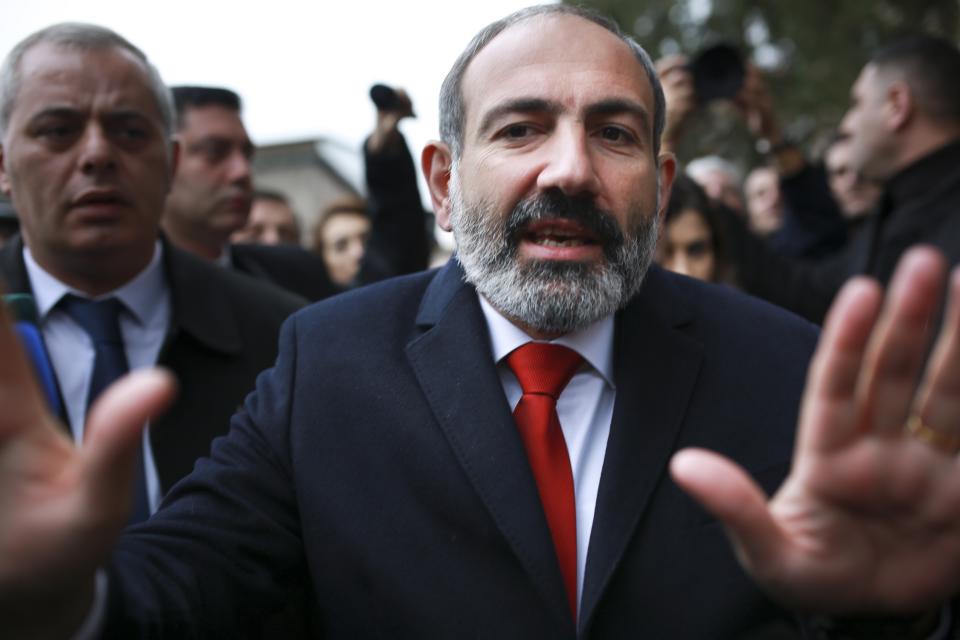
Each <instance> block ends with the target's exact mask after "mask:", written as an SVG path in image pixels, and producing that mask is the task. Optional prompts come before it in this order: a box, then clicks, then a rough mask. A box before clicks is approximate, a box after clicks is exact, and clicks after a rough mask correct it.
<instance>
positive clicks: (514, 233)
mask: <svg viewBox="0 0 960 640" xmlns="http://www.w3.org/2000/svg"><path fill="white" fill-rule="evenodd" d="M557 219H563V220H570V221H572V222H576V223H577V224H579V225H581V226H583V227H584V228H585V229H587V230H588V231H590V233H591V234H593V235H594V237H595V238H596V239H597V241H599V242H600V244H601V246H602V247H603V248H604V251H605V252H607V253H609V252H611V251H615V250H616V249H618V248H619V247H621V246H622V245H623V243H624V234H623V231H622V230H621V229H620V225H619V224H617V221H616V219H615V218H614V216H613V214H612V213H611V212H609V211H605V210H603V209H601V208H599V207H597V206H596V205H595V204H594V202H593V197H592V196H568V195H567V194H565V193H564V192H563V191H560V190H559V189H551V190H550V191H546V192H544V193H542V194H540V195H539V196H537V197H536V198H531V199H529V200H523V201H521V202H519V203H517V206H515V207H514V208H513V210H512V211H511V212H510V216H509V217H508V218H507V222H506V229H505V231H506V236H507V238H508V239H509V241H510V243H511V244H512V245H514V246H516V245H517V244H519V242H520V236H521V234H522V233H523V230H524V228H525V227H526V226H527V225H528V224H530V223H531V222H537V221H539V220H557Z"/></svg>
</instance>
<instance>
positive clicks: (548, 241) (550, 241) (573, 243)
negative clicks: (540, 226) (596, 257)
mask: <svg viewBox="0 0 960 640" xmlns="http://www.w3.org/2000/svg"><path fill="white" fill-rule="evenodd" d="M536 243H537V244H539V245H541V246H544V247H577V246H580V245H582V244H584V242H583V241H582V240H580V239H579V238H543V237H541V238H537V240H536Z"/></svg>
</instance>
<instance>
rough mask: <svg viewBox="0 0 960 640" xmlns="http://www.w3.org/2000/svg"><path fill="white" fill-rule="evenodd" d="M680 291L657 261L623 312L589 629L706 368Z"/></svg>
mask: <svg viewBox="0 0 960 640" xmlns="http://www.w3.org/2000/svg"><path fill="white" fill-rule="evenodd" d="M677 297H678V296H677V295H676V294H675V293H674V292H673V290H672V288H671V287H670V286H669V283H668V282H666V281H665V278H664V277H663V275H662V274H661V273H659V272H658V271H656V270H655V269H652V270H651V272H650V274H649V275H648V278H647V281H646V282H645V284H644V286H643V289H642V291H641V293H640V294H638V296H637V297H636V298H634V300H633V301H632V302H631V303H630V304H629V305H628V306H627V308H626V309H624V310H623V311H622V312H621V313H620V314H619V316H618V318H617V330H616V338H615V340H616V342H615V345H614V347H615V354H616V355H615V357H616V360H615V367H614V371H615V380H616V385H617V396H616V401H615V405H614V411H613V422H612V424H611V428H610V439H609V441H608V443H607V451H606V456H605V458H604V464H603V472H602V474H601V479H600V489H599V493H598V496H597V506H596V512H595V516H594V521H593V529H592V532H591V536H590V548H589V552H588V554H587V568H586V576H585V580H584V587H583V595H582V599H581V608H580V629H581V631H585V630H586V629H588V628H589V625H590V623H591V617H592V615H593V612H594V610H595V609H596V606H597V603H598V602H599V601H600V599H601V598H602V596H603V592H604V590H605V589H606V587H607V584H608V583H609V581H610V578H611V576H612V575H613V572H614V570H615V569H616V567H617V564H618V563H619V562H620V559H621V558H622V556H623V553H624V551H625V549H626V547H627V545H628V544H629V542H630V539H631V538H632V536H633V534H634V531H635V530H636V528H637V525H638V523H639V521H640V520H641V518H642V516H643V514H644V511H645V510H646V508H647V506H648V503H649V501H650V497H651V495H652V494H653V492H654V490H655V489H656V487H657V485H658V484H659V483H660V482H662V481H663V478H664V476H665V474H666V473H667V464H668V462H669V460H670V456H671V455H672V454H673V452H674V449H675V443H676V439H677V434H678V433H679V430H680V424H681V422H682V420H683V416H684V412H685V410H686V406H687V402H688V399H689V397H690V394H691V393H692V391H693V386H694V383H695V381H696V377H697V373H698V371H699V369H700V361H701V357H702V348H701V346H700V345H699V344H698V343H696V342H694V341H693V340H691V339H689V338H687V337H686V336H685V335H684V334H682V333H681V332H680V331H678V330H677V327H678V326H679V325H682V324H684V323H686V322H687V321H689V320H690V317H689V313H688V312H686V310H685V309H684V307H683V305H681V304H678V303H679V301H678V300H677Z"/></svg>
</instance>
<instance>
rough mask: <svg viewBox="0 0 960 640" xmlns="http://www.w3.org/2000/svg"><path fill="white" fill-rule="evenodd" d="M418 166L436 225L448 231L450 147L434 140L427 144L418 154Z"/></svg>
mask: <svg viewBox="0 0 960 640" xmlns="http://www.w3.org/2000/svg"><path fill="white" fill-rule="evenodd" d="M420 166H421V167H422V169H423V175H424V177H425V178H426V179H427V188H428V189H430V201H431V202H432V203H433V212H434V214H435V215H436V216H437V225H438V226H439V227H440V228H441V229H443V230H444V231H450V230H451V229H452V227H451V226H450V169H451V168H452V166H453V155H452V154H451V153H450V147H448V146H447V145H445V144H444V143H442V142H438V141H436V140H432V141H430V142H428V143H427V146H425V147H424V148H423V153H422V154H420Z"/></svg>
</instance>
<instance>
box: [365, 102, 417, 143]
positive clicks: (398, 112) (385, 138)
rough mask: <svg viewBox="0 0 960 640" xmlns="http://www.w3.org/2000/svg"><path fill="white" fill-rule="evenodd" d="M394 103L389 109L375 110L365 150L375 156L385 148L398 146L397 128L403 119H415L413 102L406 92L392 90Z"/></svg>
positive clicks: (398, 132)
mask: <svg viewBox="0 0 960 640" xmlns="http://www.w3.org/2000/svg"><path fill="white" fill-rule="evenodd" d="M393 92H394V94H395V95H396V103H395V104H394V106H393V107H391V108H389V109H380V108H378V109H377V120H376V125H375V126H374V129H373V132H372V133H371V134H370V137H369V138H368V139H367V150H368V151H369V152H370V153H373V154H377V153H380V152H381V151H383V150H384V149H385V148H387V147H391V146H397V145H399V144H400V140H401V137H400V131H399V130H398V129H397V127H398V126H399V124H400V121H401V120H403V119H404V118H416V117H417V116H416V114H415V113H414V112H413V102H412V101H411V100H410V96H408V95H407V92H406V91H405V90H403V89H401V88H399V87H395V88H394V89H393Z"/></svg>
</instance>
